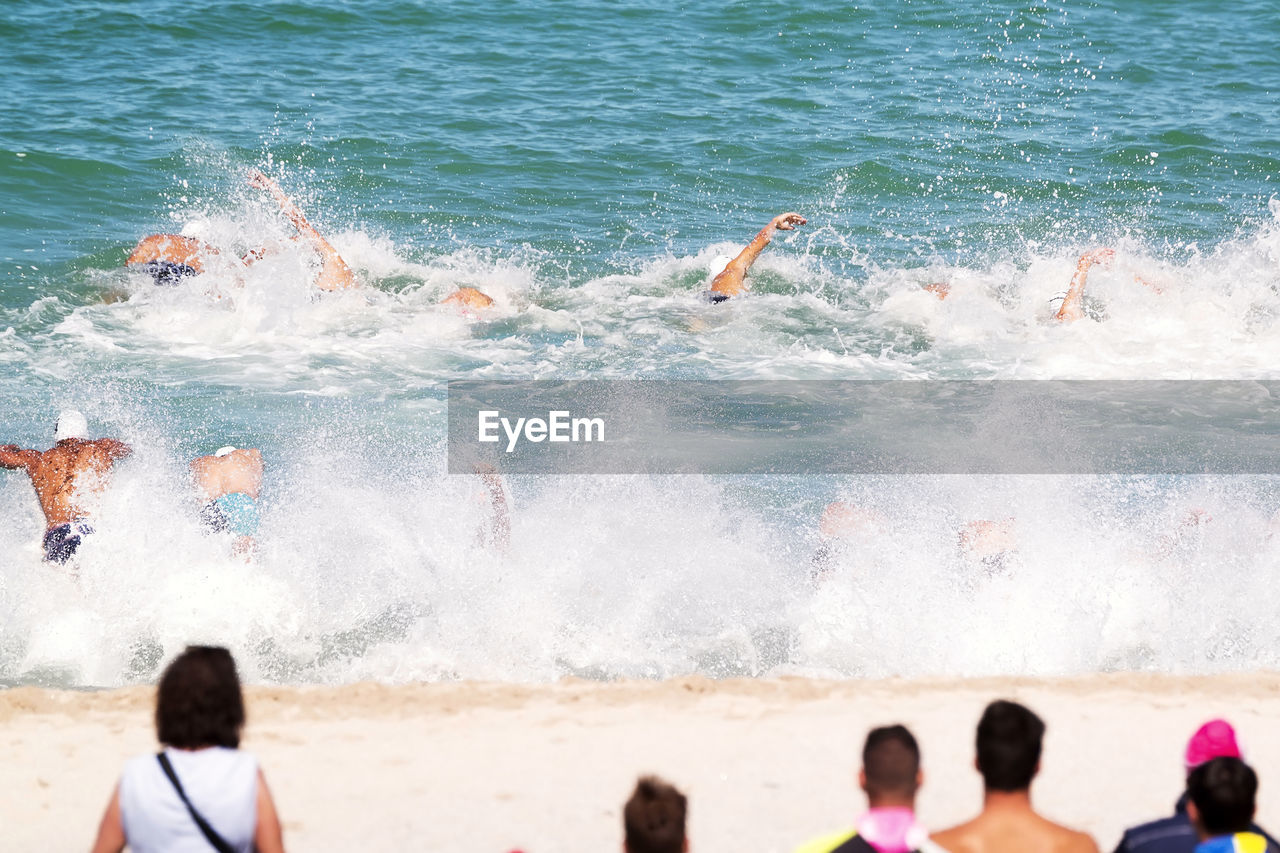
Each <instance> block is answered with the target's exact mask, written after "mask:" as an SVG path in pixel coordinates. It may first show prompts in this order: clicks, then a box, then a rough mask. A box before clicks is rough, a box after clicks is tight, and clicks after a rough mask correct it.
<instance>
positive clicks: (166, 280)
mask: <svg viewBox="0 0 1280 853" xmlns="http://www.w3.org/2000/svg"><path fill="white" fill-rule="evenodd" d="M217 254H218V250H217V249H215V248H214V247H213V246H210V245H209V244H208V243H205V242H203V241H201V240H197V239H195V238H194V237H183V236H182V235H180V234H151V235H149V236H147V237H143V238H142V239H141V240H140V241H138V245H136V246H134V247H133V251H132V252H130V253H129V257H128V258H127V259H126V260H125V262H124V263H125V266H127V267H130V268H132V269H136V270H137V271H139V272H145V273H146V274H147V275H149V276H151V277H152V278H153V279H154V280H155V283H156V284H158V285H175V284H178V283H179V282H181V281H182V279H184V278H191V277H194V276H197V275H200V274H201V273H202V272H204V271H205V264H206V263H207V262H208V261H209V259H210V258H212V256H214V255H217Z"/></svg>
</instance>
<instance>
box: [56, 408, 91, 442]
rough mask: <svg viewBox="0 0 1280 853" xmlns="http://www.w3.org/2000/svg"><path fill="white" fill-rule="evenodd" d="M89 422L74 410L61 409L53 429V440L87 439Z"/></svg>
mask: <svg viewBox="0 0 1280 853" xmlns="http://www.w3.org/2000/svg"><path fill="white" fill-rule="evenodd" d="M88 437H89V422H88V421H87V420H85V417H84V415H82V414H80V413H79V412H77V411H76V410H75V409H63V410H62V411H61V412H59V413H58V422H57V424H56V425H55V426H54V428H53V440H54V441H62V440H63V439H64V438H88Z"/></svg>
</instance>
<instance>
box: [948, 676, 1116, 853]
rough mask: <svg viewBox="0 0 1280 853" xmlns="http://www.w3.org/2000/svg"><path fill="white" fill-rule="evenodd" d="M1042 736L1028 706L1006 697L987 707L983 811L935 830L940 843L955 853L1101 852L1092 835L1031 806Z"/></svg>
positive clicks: (981, 753)
mask: <svg viewBox="0 0 1280 853" xmlns="http://www.w3.org/2000/svg"><path fill="white" fill-rule="evenodd" d="M1043 741H1044V722H1043V721H1041V719H1040V718H1039V717H1037V716H1036V715H1035V714H1034V713H1032V712H1031V711H1030V710H1029V709H1027V708H1024V707H1023V706H1021V705H1019V704H1017V703H1016V702H1005V701H998V702H992V703H991V704H990V705H988V706H987V709H986V711H984V712H983V714H982V719H981V720H980V721H979V722H978V737H977V752H978V757H977V766H978V772H979V773H981V774H982V782H983V787H984V789H985V794H984V798H983V804H982V813H981V814H979V815H978V816H977V817H976V818H974V819H973V820H971V821H969V822H968V823H964V824H961V825H960V826H957V827H954V828H953V829H949V830H947V831H945V832H940V833H938V834H937V835H935V836H934V837H933V840H934V841H935V842H936V843H937V844H938V846H939V847H942V848H944V849H946V850H949V851H951V853H1025V851H1028V850H1036V851H1055V853H1097V850H1098V845H1097V844H1095V843H1094V841H1093V839H1092V838H1091V837H1090V836H1089V835H1087V834H1086V833H1083V832H1076V831H1075V830H1073V829H1068V828H1067V827H1065V826H1059V825H1058V824H1056V823H1053V822H1052V821H1049V820H1046V819H1045V818H1043V817H1041V816H1040V815H1039V814H1037V813H1036V811H1035V809H1033V808H1032V807H1031V781H1032V780H1033V779H1034V778H1035V776H1036V774H1037V773H1038V772H1039V771H1040V751H1041V747H1042V745H1043Z"/></svg>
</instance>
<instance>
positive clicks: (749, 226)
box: [0, 0, 1280, 685]
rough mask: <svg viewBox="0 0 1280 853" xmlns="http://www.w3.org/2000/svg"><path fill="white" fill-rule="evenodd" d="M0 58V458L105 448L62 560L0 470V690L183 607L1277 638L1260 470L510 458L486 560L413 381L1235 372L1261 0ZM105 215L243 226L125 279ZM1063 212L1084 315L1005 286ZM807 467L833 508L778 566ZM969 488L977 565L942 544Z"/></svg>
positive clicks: (1218, 658) (375, 651) (435, 622)
mask: <svg viewBox="0 0 1280 853" xmlns="http://www.w3.org/2000/svg"><path fill="white" fill-rule="evenodd" d="M820 5H821V4H820ZM0 81H2V83H0V442H9V441H12V442H17V443H19V444H22V445H23V446H33V447H37V448H44V447H46V446H48V445H49V444H50V443H51V441H52V420H53V418H54V417H55V415H56V413H57V412H58V410H60V409H62V408H67V407H74V408H78V409H81V410H83V411H84V412H85V413H86V414H87V415H88V416H89V418H90V421H91V423H92V425H93V428H94V430H95V431H96V432H98V433H101V434H111V435H117V436H120V437H122V438H124V439H125V440H127V441H129V442H130V443H131V444H133V445H134V446H135V447H136V448H137V453H136V454H135V457H134V458H133V459H132V460H130V461H129V462H128V463H126V464H125V465H124V466H123V467H122V468H121V469H120V471H119V472H118V475H117V477H116V480H115V482H114V483H113V484H112V488H111V489H110V490H109V492H108V494H107V495H106V498H105V503H104V506H103V508H102V515H101V519H102V522H103V524H102V525H101V527H102V530H101V532H100V533H99V534H98V536H97V537H95V541H94V542H93V547H92V548H90V547H89V546H86V549H85V553H84V555H83V560H82V565H81V568H80V575H79V577H78V579H75V580H72V579H70V578H67V577H65V576H63V575H60V574H58V573H55V572H53V571H52V570H51V569H49V568H48V567H47V566H45V565H43V564H42V563H41V562H40V554H39V550H38V540H39V537H40V534H41V531H42V530H43V519H42V517H41V516H40V513H39V509H38V507H37V506H36V504H35V501H34V499H33V496H32V493H31V489H30V487H29V485H28V484H27V482H26V479H25V477H23V476H22V475H21V474H20V473H5V474H3V475H0V682H33V681H34V682H41V683H44V682H49V683H58V684H89V685H98V684H118V683H121V682H127V681H132V680H146V679H148V678H150V677H151V676H152V675H153V674H154V669H155V665H156V662H157V660H158V659H159V656H160V655H161V654H162V653H163V654H168V653H169V652H171V651H172V650H174V649H176V648H179V647H180V646H181V645H182V644H183V643H185V642H188V641H192V640H208V641H217V642H222V643H226V644H229V645H231V646H232V647H233V648H234V649H235V650H236V651H237V653H238V655H240V657H241V659H242V660H243V661H244V665H245V667H246V672H247V674H248V676H249V677H250V678H252V679H255V680H263V681H347V680H353V679H357V678H366V677H372V678H380V679H385V680H393V681H395V680H407V679H418V678H428V679H435V678H454V677H465V678H502V679H517V680H530V679H531V680H540V679H546V678H554V677H557V676H560V675H564V674H566V673H574V674H580V675H588V676H599V677H611V676H618V675H635V676H648V677H655V676H665V675H673V674H680V673H687V672H692V671H699V672H706V673H709V674H712V675H723V674H762V673H769V672H774V673H776V672H804V673H823V674H837V675H848V676H859V675H876V674H908V675H910V674H928V673H956V674H966V673H988V672H999V673H1008V672H1014V673H1059V672H1079V671H1095V670H1098V669H1108V668H1141V669H1157V670H1162V671H1177V672H1185V671H1193V672H1198V671H1215V670H1219V669H1241V668H1245V669H1248V668H1258V667H1266V668H1275V667H1276V666H1280V653H1278V652H1277V651H1276V649H1277V648H1280V645H1278V644H1277V642H1276V641H1277V640H1278V639H1280V630H1278V629H1276V628H1273V627H1271V626H1272V625H1273V624H1274V619H1272V618H1270V614H1272V613H1273V612H1274V609H1275V606H1276V605H1277V604H1278V603H1280V601H1277V593H1275V592H1274V590H1272V589H1271V585H1269V584H1266V583H1264V582H1263V581H1262V578H1264V577H1265V576H1267V574H1268V573H1269V572H1270V571H1272V570H1274V568H1275V566H1276V563H1277V559H1278V558H1280V551H1278V550H1277V549H1280V522H1277V521H1276V520H1274V518H1280V517H1276V516H1274V514H1275V513H1276V510H1277V508H1278V507H1280V502H1278V501H1277V500H1276V496H1275V484H1274V482H1273V481H1272V480H1269V479H1267V478H1209V477H1205V478H1191V479H1183V480H1173V479H1165V480H1160V479H1159V478H1155V479H1143V480H1130V481H1125V482H1119V483H1117V482H1098V481H1090V480H1084V479H1082V478H1004V479H1000V478H986V479H969V480H963V479H957V478H937V479H932V480H931V479H927V478H923V479H922V478H899V479H895V480H889V481H871V480H867V479H862V480H858V479H851V480H838V479H835V478H820V477H812V476H806V472H805V471H803V470H796V471H794V472H787V473H786V474H785V475H784V476H779V477H777V478H773V479H767V480H764V481H755V480H753V481H744V480H735V479H733V478H720V479H716V478H661V477H659V478H604V477H599V478H580V479H579V478H574V479H556V478H547V479H538V478H524V479H521V478H513V479H512V481H511V482H510V483H509V484H508V487H509V489H510V491H511V493H512V498H513V501H514V505H515V511H516V512H515V516H514V519H513V530H512V544H511V549H510V551H509V552H508V553H506V554H498V553H495V552H494V551H493V550H492V549H490V548H486V547H484V546H483V545H478V544H477V543H476V535H475V531H476V529H477V528H478V527H483V525H484V514H485V503H484V499H483V493H482V492H481V491H479V490H478V489H477V487H476V485H475V484H474V483H471V482H469V480H468V478H459V477H449V476H447V475H446V474H445V473H444V395H445V383H446V382H447V381H448V380H450V379H459V378H465V379H503V378H511V379H541V378H662V379H686V378H696V379H720V378H733V379H756V378H760V379H797V378H803V379H841V378H849V379H896V378H902V379H923V378H929V379H945V378H966V379H974V378H978V379H987V378H1001V379H1044V378H1099V379H1128V378H1177V379H1187V378H1196V379H1198V378H1205V379H1209V378H1213V379H1255V378H1267V379H1274V378H1277V368H1276V365H1277V364H1278V363H1280V200H1276V199H1275V198H1273V196H1274V195H1275V192H1276V190H1275V188H1276V186H1277V184H1278V183H1280V4H1278V3H1277V2H1275V0H1241V2H1230V3H1210V2H1203V0H1192V2H1183V3H1164V2H1155V1H1154V0H1135V2H1111V3H1092V2H1091V3H1063V4H1053V5H1043V4H1026V3H1022V4H1011V3H1001V4H998V3H994V2H973V3H965V4H957V3H944V2H922V0H913V2H884V3H880V2H871V3H857V4H855V3H832V4H825V6H822V7H819V6H815V5H814V4H791V5H788V4H778V3H767V2H759V0H740V2H730V3H725V4H678V3H675V2H618V3H578V2H569V1H568V0H527V2H523V3H518V4H517V3H483V2H480V3H476V2H471V3H460V2H452V0H439V2H433V3H415V2H405V0H355V1H354V2H345V3H330V4H319V3H303V2H259V3H253V4H249V3H237V2H208V0H194V2H188V3H185V4H181V5H179V4H172V3H163V2H158V0H140V2H124V3H116V2H76V0H69V2H58V3H54V2H48V1H47V0H16V2H9V3H5V4H3V6H2V7H0ZM253 167H256V168H261V169H263V170H264V171H266V172H268V173H269V174H271V175H272V176H274V177H275V178H276V179H277V180H278V181H279V182H280V184H281V185H282V186H283V187H284V188H285V190H286V191H287V192H289V193H290V194H291V195H293V196H294V198H295V199H296V200H297V201H298V203H299V204H300V205H301V207H302V208H303V210H305V211H306V213H307V215H308V216H309V218H310V219H311V220H312V221H313V222H314V223H315V224H316V226H317V227H318V228H319V229H320V230H321V231H322V232H323V233H324V234H326V235H327V236H328V237H329V239H330V240H331V241H332V242H333V244H334V245H335V246H336V247H337V249H338V250H339V251H340V252H341V253H342V255H343V257H344V258H346V259H347V261H348V262H349V263H350V264H351V266H352V267H353V268H354V269H355V270H356V272H357V275H358V277H359V278H360V280H361V283H362V287H361V288H360V289H359V290H357V291H352V292H348V293H342V294H336V295H319V294H317V293H316V292H314V290H313V289H312V288H311V287H310V285H309V276H310V274H311V268H310V256H309V254H308V253H307V252H306V251H305V250H303V249H301V248H299V247H297V246H296V245H295V244H292V243H290V242H288V241H287V239H286V238H287V237H288V236H289V234H290V230H289V228H288V227H287V225H285V223H284V222H283V220H281V218H280V217H279V216H278V214H277V213H276V212H275V211H274V208H273V207H272V206H271V204H270V202H269V201H267V200H266V199H265V198H263V197H262V195H261V194H260V193H258V192H257V191H255V190H252V189H250V188H249V187H248V186H247V185H246V183H245V173H246V171H247V170H248V169H250V168H253ZM786 210H796V211H799V212H801V213H803V214H804V215H805V216H807V217H808V219H809V224H808V225H807V226H806V227H804V228H802V229H799V230H797V231H795V232H793V233H790V234H787V235H785V236H782V237H780V238H779V239H778V240H776V241H775V243H774V244H773V246H772V247H771V248H769V249H768V250H767V251H766V253H765V254H764V255H763V256H762V258H761V260H760V261H759V263H758V264H757V265H756V267H755V269H754V270H753V275H752V277H751V282H752V284H753V290H754V293H753V294H752V295H751V296H749V297H747V298H745V299H742V300H740V301H736V302H733V303H729V304H726V305H723V306H710V305H707V304H706V303H704V302H702V301H700V300H699V299H698V298H697V294H698V292H699V291H701V290H703V289H705V287H706V286H707V281H708V279H709V275H710V273H711V272H712V270H711V267H713V266H714V263H715V261H714V259H715V258H716V257H717V256H720V255H724V254H732V253H734V252H736V250H737V247H738V246H740V245H741V244H742V243H744V242H745V241H746V240H748V239H749V238H750V237H751V236H752V235H753V234H754V233H755V232H756V231H757V230H758V229H759V228H760V227H761V226H762V225H763V224H765V223H766V222H767V221H768V220H769V219H770V218H771V217H772V216H774V215H775V214H777V213H780V212H782V211H786ZM155 232H174V233H177V232H181V233H184V234H188V235H192V236H197V237H200V238H201V239H205V240H207V241H209V242H211V243H213V244H215V245H218V246H221V247H225V248H228V249H235V250H238V251H243V250H246V249H248V248H252V247H255V246H260V245H270V246H273V247H277V248H280V247H283V250H282V251H280V252H278V253H277V254H275V255H272V256H271V257H270V258H269V260H268V261H266V262H263V263H262V264H260V265H257V266H255V267H253V269H252V272H251V273H250V274H249V275H248V276H247V277H246V278H245V280H244V281H243V282H231V281H218V280H216V276H213V275H212V274H210V275H209V276H205V277H202V278H206V279H210V281H208V282H203V283H199V284H192V285H191V286H184V287H181V288H173V289H165V288H156V287H154V286H153V285H152V284H151V283H150V281H149V280H148V279H146V278H144V277H142V276H139V275H137V274H133V273H129V272H126V271H125V270H123V269H122V263H123V260H124V258H125V256H126V255H127V253H128V251H129V249H130V248H131V247H132V246H133V244H134V243H135V242H136V241H137V240H138V239H139V238H140V237H141V236H143V235H145V234H149V233H155ZM1098 246H1111V247H1114V248H1115V249H1116V261H1115V263H1114V264H1113V266H1112V267H1111V268H1110V269H1106V270H1097V271H1095V272H1094V274H1093V276H1092V277H1091V279H1090V289H1089V293H1090V296H1091V299H1093V300H1094V303H1093V308H1094V316H1095V319H1089V320H1085V321H1081V322H1078V323H1076V324H1072V325H1070V326H1063V325H1060V324H1056V323H1053V322H1050V321H1048V319H1047V314H1048V313H1049V312H1048V310H1047V300H1048V299H1049V298H1050V297H1051V296H1052V295H1053V294H1054V293H1055V292H1057V291H1061V290H1063V289H1064V288H1065V287H1066V285H1067V282H1068V280H1069V279H1070V278H1071V274H1072V271H1073V270H1074V268H1075V261H1076V257H1077V256H1078V255H1079V254H1080V253H1081V252H1082V251H1084V250H1087V249H1091V248H1095V247H1098ZM1135 274H1137V275H1140V276H1141V277H1143V278H1144V279H1146V280H1148V281H1150V282H1153V283H1154V284H1155V285H1156V287H1155V288H1144V287H1142V286H1141V285H1140V284H1137V283H1135V280H1134V275H1135ZM933 282H947V283H948V284H949V285H950V286H951V296H950V297H949V298H948V299H947V300H945V301H940V300H938V299H936V298H935V297H934V296H932V295H931V294H929V293H928V292H926V291H924V290H923V289H922V285H924V284H929V283H933ZM459 286H473V287H477V288H479V289H481V290H483V291H485V292H486V293H489V294H490V295H492V296H493V297H494V298H495V299H496V300H497V305H496V307H495V309H494V310H492V311H490V312H487V313H485V314H484V315H482V316H472V315H469V314H465V313H460V312H458V311H455V310H452V309H449V308H444V307H441V306H440V305H439V304H438V303H439V300H440V299H441V297H443V296H444V295H446V294H447V293H449V292H450V291H452V290H453V289H455V288H456V287H459ZM1157 291H1159V292H1157ZM226 443H233V444H237V445H254V446H259V447H262V448H263V450H264V452H265V453H266V456H267V460H268V477H267V483H266V485H265V487H264V525H263V530H262V536H261V537H260V538H261V540H262V551H261V554H260V556H259V559H258V561H257V563H256V564H255V565H253V566H242V565H239V564H237V563H235V562H228V558H227V557H226V554H225V551H226V548H225V543H222V542H220V541H218V540H216V539H215V538H212V537H208V536H205V535H204V534H203V533H202V532H201V529H200V526H199V524H198V521H197V520H196V518H195V513H194V509H193V508H192V507H191V506H190V497H189V495H188V493H187V486H186V484H185V482H184V476H185V474H184V472H185V466H186V462H187V460H189V459H190V458H191V457H193V456H195V455H197V454H200V453H208V452H211V451H212V450H213V449H214V448H216V447H217V446H219V445H222V444H226ZM1047 452H1048V450H1047ZM836 498H843V499H846V500H851V501H853V502H855V503H858V504H859V505H862V506H870V507H873V508H874V511H875V513H876V514H877V517H878V518H880V519H881V522H879V523H878V525H877V526H878V532H877V533H874V534H872V535H868V536H863V537H861V538H859V539H858V541H857V542H856V543H854V545H852V546H851V547H849V548H848V549H846V553H845V554H844V556H843V558H842V563H841V565H840V567H839V570H838V571H837V572H836V573H835V574H834V576H833V577H832V578H831V579H830V580H828V581H827V582H826V583H824V584H822V585H820V586H818V587H817V588H815V587H814V586H813V585H811V584H810V583H809V582H808V569H809V556H810V554H811V553H812V551H813V548H814V547H815V542H816V537H817V532H816V527H817V524H818V518H819V517H820V515H821V513H822V509H823V506H824V505H825V504H826V503H827V501H830V500H833V499H836ZM1193 510H1201V511H1203V512H1204V513H1206V514H1208V515H1211V516H1212V518H1213V520H1212V522H1208V523H1197V524H1193V525H1188V524H1186V523H1185V520H1186V518H1187V517H1188V514H1189V513H1191V512H1192V511H1193ZM1013 517H1016V519H1017V526H1018V531H1017V536H1018V540H1019V553H1020V563H1019V565H1018V567H1017V569H1016V571H1013V572H1011V573H1005V574H1001V575H1000V576H998V577H986V576H984V575H982V574H981V573H977V574H975V573H974V572H973V571H972V570H971V569H970V568H967V567H966V563H965V560H964V558H963V556H962V555H960V554H959V553H958V551H957V547H956V539H957V530H958V529H961V528H962V527H963V525H964V524H966V523H968V522H969V521H972V520H974V519H991V518H1013ZM1050 531H1052V535H1051V533H1050ZM1170 543H1171V544H1170ZM1153 555H1154V556H1153ZM904 589H906V590H909V591H910V594H909V595H908V596H907V597H906V598H905V599H904V597H903V595H902V592H903V590H904ZM1192 601H1195V602H1197V605H1196V607H1195V608H1194V612H1193V613H1188V606H1189V603H1190V602H1192ZM921 612H923V613H926V614H928V615H929V617H930V620H931V622H932V624H934V625H936V626H937V631H936V633H932V634H930V635H929V636H920V635H919V634H918V632H913V631H909V630H907V626H906V623H907V622H909V621H910V620H907V619H906V616H908V615H909V614H919V613H921ZM957 637H960V638H963V639H961V640H957V639H956V638H957ZM1029 638H1031V639H1029Z"/></svg>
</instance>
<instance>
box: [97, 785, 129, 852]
mask: <svg viewBox="0 0 1280 853" xmlns="http://www.w3.org/2000/svg"><path fill="white" fill-rule="evenodd" d="M124 844H125V837H124V823H123V822H122V821H121V819H120V786H119V785H116V789H115V790H114V791H112V792H111V800H110V802H108V803H107V810H106V812H105V813H104V814H103V815H102V822H101V823H99V824H98V838H97V840H96V841H94V842H93V853H120V851H121V850H123V849H124Z"/></svg>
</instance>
